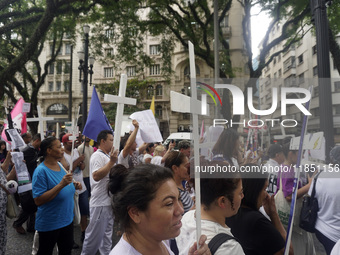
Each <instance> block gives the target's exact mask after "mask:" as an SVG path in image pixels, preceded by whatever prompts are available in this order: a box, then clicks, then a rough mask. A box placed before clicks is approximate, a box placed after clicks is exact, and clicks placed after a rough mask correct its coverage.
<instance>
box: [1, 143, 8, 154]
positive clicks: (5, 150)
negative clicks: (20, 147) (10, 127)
mask: <svg viewBox="0 0 340 255" xmlns="http://www.w3.org/2000/svg"><path fill="white" fill-rule="evenodd" d="M3 144H4V145H5V149H4V152H3V154H4V155H5V157H6V156H7V148H6V142H5V141H0V146H1V145H3Z"/></svg>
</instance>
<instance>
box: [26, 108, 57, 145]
mask: <svg viewBox="0 0 340 255" xmlns="http://www.w3.org/2000/svg"><path fill="white" fill-rule="evenodd" d="M37 110H38V117H37V118H27V119H26V121H27V122H37V121H39V129H40V139H41V141H42V140H44V135H43V133H44V121H46V120H54V118H53V117H43V115H42V113H41V107H40V105H37Z"/></svg>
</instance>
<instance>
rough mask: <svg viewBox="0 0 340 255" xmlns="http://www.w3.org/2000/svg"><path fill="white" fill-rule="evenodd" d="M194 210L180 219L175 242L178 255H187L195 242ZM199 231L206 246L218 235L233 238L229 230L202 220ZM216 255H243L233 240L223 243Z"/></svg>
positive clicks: (239, 246)
mask: <svg viewBox="0 0 340 255" xmlns="http://www.w3.org/2000/svg"><path fill="white" fill-rule="evenodd" d="M195 212H196V210H191V211H189V212H187V213H186V214H184V216H183V218H182V224H183V225H182V228H181V233H180V235H179V236H178V237H176V242H177V246H178V250H179V254H180V255H187V254H188V253H189V249H190V247H191V246H192V245H193V244H194V242H196V219H195ZM201 230H202V235H206V236H207V241H206V243H207V244H208V243H209V242H210V240H211V239H212V238H213V237H214V236H215V235H217V234H219V233H226V234H228V235H230V236H233V235H232V233H231V231H230V228H228V227H223V226H221V225H220V224H218V223H216V222H213V221H209V220H202V221H201ZM215 254H216V255H225V254H233V255H244V252H243V249H242V247H241V245H240V244H239V243H238V242H237V241H236V240H234V239H231V240H228V241H226V242H225V243H223V244H222V245H221V246H220V247H219V248H218V249H217V251H216V253H215Z"/></svg>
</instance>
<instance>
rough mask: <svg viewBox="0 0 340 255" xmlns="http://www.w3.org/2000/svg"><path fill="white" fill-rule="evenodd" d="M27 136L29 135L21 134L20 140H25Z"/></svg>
mask: <svg viewBox="0 0 340 255" xmlns="http://www.w3.org/2000/svg"><path fill="white" fill-rule="evenodd" d="M28 135H29V133H23V134H22V135H21V138H22V139H24V138H26V137H27V136H28Z"/></svg>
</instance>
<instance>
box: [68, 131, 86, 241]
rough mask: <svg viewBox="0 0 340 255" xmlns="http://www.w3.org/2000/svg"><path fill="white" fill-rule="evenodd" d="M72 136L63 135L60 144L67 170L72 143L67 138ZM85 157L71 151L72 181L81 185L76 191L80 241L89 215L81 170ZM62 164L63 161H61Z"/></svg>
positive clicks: (74, 150) (69, 163)
mask: <svg viewBox="0 0 340 255" xmlns="http://www.w3.org/2000/svg"><path fill="white" fill-rule="evenodd" d="M71 135H72V134H65V135H64V136H63V138H62V142H63V145H64V158H65V160H66V165H65V164H64V167H65V169H67V170H69V169H70V165H71V163H72V162H71V153H72V141H70V140H69V137H70V136H71ZM84 160H85V156H84V154H82V155H81V156H80V155H79V153H78V151H77V149H73V164H72V173H73V179H74V180H75V181H77V182H80V183H81V187H82V189H81V190H76V192H77V193H78V194H79V210H80V215H81V218H80V229H81V232H82V235H81V241H83V240H84V237H85V230H86V227H87V217H88V216H89V215H90V212H89V199H88V197H89V196H88V191H87V189H86V186H85V183H84V179H83V170H84V169H85V163H84ZM62 163H63V161H62Z"/></svg>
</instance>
